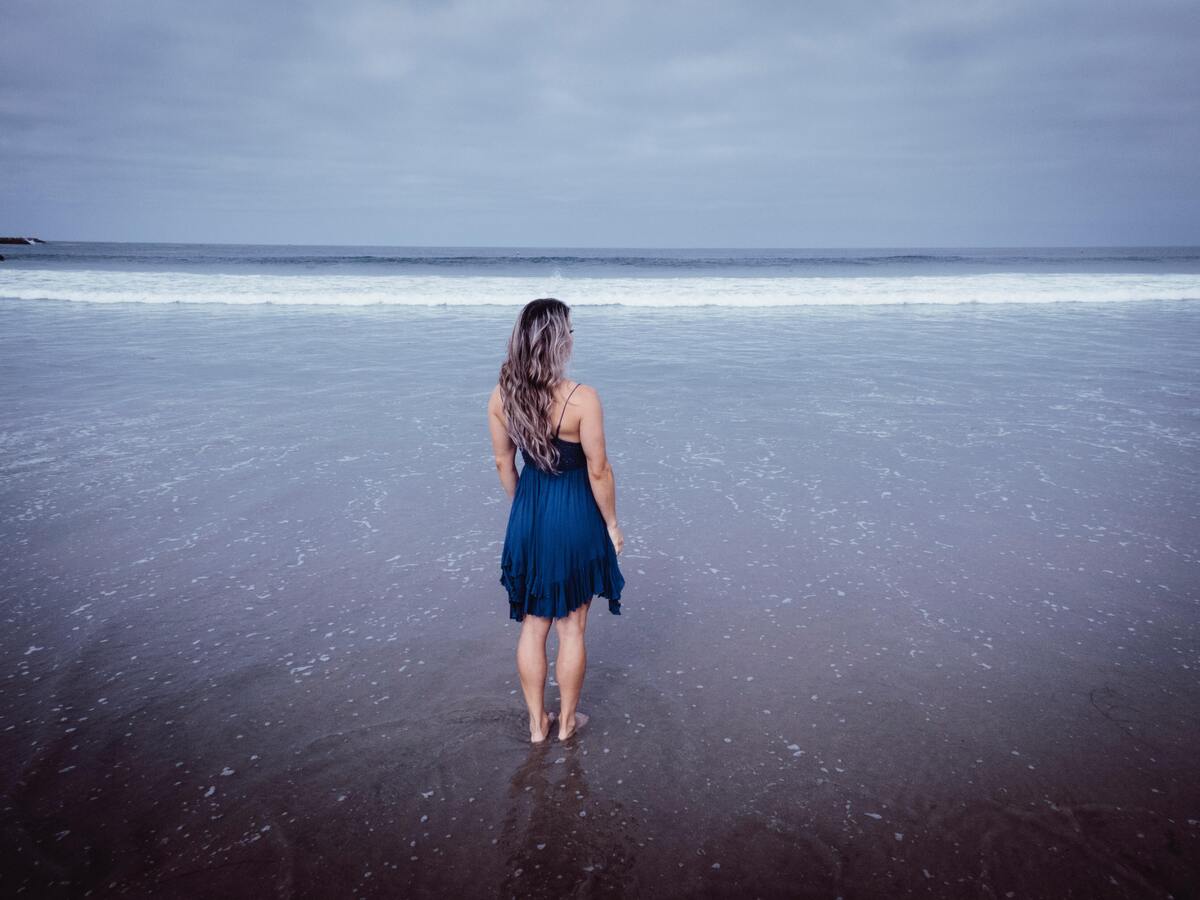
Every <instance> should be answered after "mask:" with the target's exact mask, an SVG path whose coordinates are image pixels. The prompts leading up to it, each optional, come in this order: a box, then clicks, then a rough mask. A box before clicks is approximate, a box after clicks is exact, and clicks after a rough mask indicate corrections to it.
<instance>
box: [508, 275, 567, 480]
mask: <svg viewBox="0 0 1200 900" xmlns="http://www.w3.org/2000/svg"><path fill="white" fill-rule="evenodd" d="M573 345H574V341H573V339H572V337H571V309H570V307H569V306H567V304H565V303H563V302H562V301H561V300H555V299H554V298H553V297H546V298H543V299H540V300H534V301H532V302H530V303H527V304H526V305H525V306H524V308H522V310H521V314H520V315H519V316H517V324H516V325H515V326H514V327H513V330H512V335H511V336H510V337H509V339H508V356H507V358H506V359H505V360H504V364H503V365H501V366H500V396H501V399H502V400H503V402H504V415H505V417H506V418H507V419H508V433H509V437H511V438H512V440H513V443H515V444H516V445H517V446H518V447H521V448H522V449H524V451H525V452H526V454H528V455H529V456H530V457H532V459H533V461H534V462H536V463H537V465H538V466H539V467H540V468H543V469H546V470H549V471H554V470H555V469H557V467H558V448H557V447H555V446H554V443H553V441H552V440H551V437H552V436H553V430H552V429H551V427H550V423H549V416H550V409H551V407H552V406H553V402H554V388H555V387H556V386H557V385H558V383H559V382H560V381H562V380H563V379H564V378H565V377H566V372H567V362H568V361H569V360H570V358H571V349H572V347H573Z"/></svg>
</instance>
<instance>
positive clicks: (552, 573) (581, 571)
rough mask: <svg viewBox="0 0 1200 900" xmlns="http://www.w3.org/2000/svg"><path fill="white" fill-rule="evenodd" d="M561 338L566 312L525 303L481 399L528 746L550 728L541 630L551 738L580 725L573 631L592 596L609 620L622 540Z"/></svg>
mask: <svg viewBox="0 0 1200 900" xmlns="http://www.w3.org/2000/svg"><path fill="white" fill-rule="evenodd" d="M573 330H574V329H572V327H571V319H570V308H569V307H568V306H567V305H566V304H565V303H563V302H561V301H560V300H554V299H552V298H547V299H542V300H534V301H533V302H532V303H529V304H527V305H526V306H525V307H524V309H522V310H521V315H520V316H519V317H518V318H517V324H516V326H515V327H514V328H513V332H512V336H511V337H510V338H509V341H508V357H507V359H505V361H504V364H503V365H502V366H501V367H500V383H499V384H497V385H496V387H495V389H494V390H493V391H492V396H491V399H489V400H488V424H489V427H490V429H491V434H492V448H493V450H494V451H495V454H496V468H497V470H498V471H499V473H500V483H501V484H502V485H503V486H504V490H505V491H506V492H507V493H508V496H509V497H511V498H512V508H511V510H510V511H509V515H508V529H507V531H506V532H505V535H504V550H503V552H502V553H501V556H500V571H501V575H500V583H501V584H503V585H504V587H505V588H506V589H507V591H508V602H509V617H510V618H512V619H515V620H516V621H518V622H521V623H522V624H521V636H520V639H519V640H518V642H517V672H518V673H519V674H520V676H521V688H522V690H523V691H524V693H525V703H526V704H527V705H528V706H529V739H530V740H531V741H532V742H533V743H535V744H537V743H542V742H543V741H546V740H549V737H550V728H551V726H552V725H553V724H554V721H555V714H554V713H549V712H547V711H546V708H545V690H546V670H547V668H548V666H547V663H546V637H547V635H548V634H549V633H550V624H551V622H553V623H554V625H555V630H556V631H557V632H558V659H557V661H556V663H555V667H554V673H555V676H556V677H557V680H558V687H559V692H560V694H561V700H562V703H561V708H560V710H559V714H558V716H557V719H558V737H559V740H567V739H568V738H570V737H571V736H573V735H574V734H575V733H576V732H577V731H578V730H579V729H580V728H582V727H583V726H584V724H586V722H587V720H588V717H587V715H585V714H584V713H581V712H579V711H578V710H577V709H576V706H577V705H578V703H579V693H580V691H581V690H582V688H583V675H584V670H585V669H586V667H587V650H586V648H585V647H584V643H583V633H584V629H585V626H586V625H587V614H588V609H589V608H590V607H591V602H592V598H593V597H594V596H601V597H607V598H608V609H609V612H611V613H613V614H614V615H620V614H621V603H620V600H621V588H622V587H624V586H625V579H624V578H623V577H622V576H621V570H620V569H619V568H618V566H617V554H618V553H620V552H621V550H622V549H623V547H624V545H625V538H624V536H623V535H622V534H621V529H620V528H619V527H618V526H617V505H616V485H615V482H614V480H613V471H612V467H611V466H610V465H609V464H608V457H607V455H606V454H605V448H604V414H603V410H602V409H601V406H600V398H599V396H597V394H596V391H595V390H594V389H592V388H590V387H588V386H587V385H582V384H578V383H576V382H573V381H570V380H568V379H567V378H566V368H567V361H568V360H569V359H570V356H571V348H572V347H573V346H574V339H573V338H572V337H571V334H572V332H573ZM518 447H519V448H520V449H521V458H522V461H523V462H524V467H523V468H522V470H521V472H520V474H518V473H517V467H516V463H515V460H516V452H517V448H518Z"/></svg>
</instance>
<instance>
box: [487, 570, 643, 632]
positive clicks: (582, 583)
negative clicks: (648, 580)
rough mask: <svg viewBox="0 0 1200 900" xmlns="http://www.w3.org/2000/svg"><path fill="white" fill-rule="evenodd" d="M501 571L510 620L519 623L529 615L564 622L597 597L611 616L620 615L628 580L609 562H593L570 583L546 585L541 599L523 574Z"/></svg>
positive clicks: (559, 582) (571, 579)
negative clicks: (602, 600) (602, 601)
mask: <svg viewBox="0 0 1200 900" xmlns="http://www.w3.org/2000/svg"><path fill="white" fill-rule="evenodd" d="M500 569H501V571H500V583H501V584H502V585H504V588H505V590H507V591H508V617H509V618H510V619H513V620H515V621H517V622H520V621H521V620H522V619H524V618H525V616H526V614H528V615H534V616H540V617H541V618H543V619H561V618H563V617H564V616H568V615H570V614H571V613H572V612H574V611H575V610H577V609H578V608H579V607H581V606H583V604H585V603H587V602H588V601H589V600H591V599H592V597H597V596H599V597H604V598H606V599H607V600H608V611H609V612H610V613H612V614H613V615H614V616H619V615H620V614H621V589H622V588H623V587H624V586H625V579H624V578H623V577H622V576H621V573H620V570H618V569H616V567H615V566H614V565H612V563H611V562H610V561H609V560H607V559H604V558H600V559H594V560H592V561H591V562H590V563H589V564H588V565H587V567H586V568H584V569H581V570H580V571H578V572H576V573H575V574H574V575H573V576H572V577H571V578H570V579H568V580H567V581H556V582H554V583H553V584H550V585H549V586H548V588H547V586H543V588H547V589H546V593H545V594H543V595H540V596H534V595H533V594H532V592H531V588H530V587H528V586H527V585H526V583H525V581H526V579H525V577H524V576H523V575H518V574H515V573H513V572H511V571H510V570H509V569H508V568H507V567H505V566H503V565H502V566H501V567H500Z"/></svg>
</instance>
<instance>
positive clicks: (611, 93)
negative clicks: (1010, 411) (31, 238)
mask: <svg viewBox="0 0 1200 900" xmlns="http://www.w3.org/2000/svg"><path fill="white" fill-rule="evenodd" d="M0 14H2V25H0V233H17V234H26V233H29V234H35V235H39V236H42V237H45V238H50V239H54V238H58V239H82V240H170V241H230V242H262V243H367V244H401V245H404V244H407V245H466V246H480V245H487V246H600V247H880V246H909V247H911V246H968V245H971V246H1013V245H1079V244H1200V166H1198V165H1197V163H1196V160H1197V158H1198V157H1200V87H1198V86H1200V49H1198V48H1200V3H1197V2H1195V0H1187V2H1160V0H1136V2H1134V0H1129V2H1122V3H1106V2H1103V0H1086V2H1059V0H996V2H980V3H975V2H970V0H954V2H944V3H943V2H937V3H934V2H918V0H909V2H888V0H871V2H861V3H859V2H840V3H839V2H830V3H825V4H817V3H801V2H795V3H789V2H784V3H754V2H742V3H735V2H727V3H720V4H718V3H675V2H642V3H635V2H606V0H590V2H588V3H583V2H562V0H558V2H534V0H509V2H505V0H481V2H463V3H437V2H432V0H430V2H413V3H401V2H383V0H346V2H340V3H335V2H325V3H308V2H287V3H282V2H278V3H277V2H264V0H238V2H232V3H226V2H203V3H198V2H194V0H189V2H166V0H119V2H118V0H112V2H80V0H70V2H61V0H5V2H4V3H3V6H2V8H0Z"/></svg>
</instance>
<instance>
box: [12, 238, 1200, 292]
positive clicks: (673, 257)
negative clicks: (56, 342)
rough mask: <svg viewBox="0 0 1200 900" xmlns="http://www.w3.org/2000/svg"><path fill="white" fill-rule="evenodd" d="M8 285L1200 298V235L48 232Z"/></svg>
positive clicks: (17, 252) (18, 288) (23, 254)
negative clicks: (630, 243) (379, 240)
mask: <svg viewBox="0 0 1200 900" xmlns="http://www.w3.org/2000/svg"><path fill="white" fill-rule="evenodd" d="M0 252H4V255H5V256H6V257H7V259H6V261H5V262H4V263H3V265H0V297H5V298H15V299H24V300H41V299H48V300H75V301H81V302H83V301H86V302H94V303H106V302H107V303H116V302H136V303H210V304H256V303H271V304H288V305H291V304H303V305H319V306H373V305H396V306H443V305H444V306H478V305H502V306H512V305H522V304H524V303H525V302H528V299H530V298H532V297H536V296H557V295H559V294H561V295H563V297H561V298H560V299H564V300H566V298H570V299H569V300H568V301H567V302H569V303H570V304H571V305H576V304H578V305H587V306H593V305H595V306H611V305H621V306H636V307H662V308H677V307H694V306H718V307H793V306H824V305H892V304H916V303H920V304H961V303H989V304H992V303H999V304H1008V303H1053V302H1086V303H1099V302H1130V301H1141V300H1195V299H1198V298H1200V248H1195V247H1190V248H1170V247H1158V248H1154V247H1150V248H1133V247H1126V248H1072V249H1030V248H1025V249H1004V250H979V249H941V250H906V249H901V248H892V249H880V250H870V251H867V250H620V249H617V250H585V249H571V248H560V249H519V248H517V249H496V248H491V249H489V248H452V247H440V248H384V247H278V246H237V245H190V244H100V243H54V244H42V245H33V246H20V245H18V246H14V247H7V248H3V251H0Z"/></svg>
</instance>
